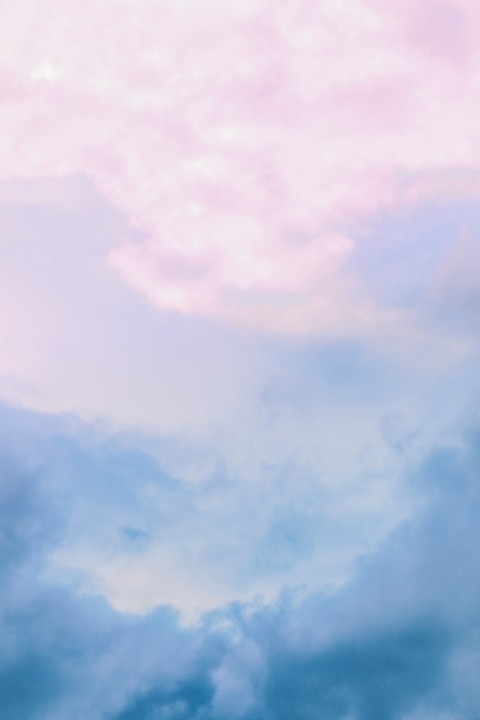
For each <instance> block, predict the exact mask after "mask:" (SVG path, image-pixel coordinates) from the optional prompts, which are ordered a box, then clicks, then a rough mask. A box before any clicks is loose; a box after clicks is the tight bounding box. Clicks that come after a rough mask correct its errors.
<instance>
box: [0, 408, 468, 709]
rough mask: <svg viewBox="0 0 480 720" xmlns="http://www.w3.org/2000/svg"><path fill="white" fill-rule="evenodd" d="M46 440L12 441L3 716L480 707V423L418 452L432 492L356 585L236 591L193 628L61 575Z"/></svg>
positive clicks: (4, 499)
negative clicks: (250, 593)
mask: <svg viewBox="0 0 480 720" xmlns="http://www.w3.org/2000/svg"><path fill="white" fill-rule="evenodd" d="M6 418H7V416H6V415H5V413H4V416H3V420H4V424H5V420H6ZM22 422H23V423H27V425H28V423H29V422H30V420H29V419H28V417H24V418H23V420H22ZM17 436H18V435H17ZM18 437H19V436H18ZM36 442H37V443H39V444H40V446H41V447H43V448H44V453H43V456H44V458H50V460H49V462H48V464H46V463H45V461H43V462H42V463H41V464H39V463H38V459H36V457H35V456H36V453H35V451H34V450H33V449H32V448H30V450H28V448H26V447H25V439H24V440H23V447H24V452H23V457H24V460H23V461H20V460H19V459H18V457H16V454H15V452H14V451H12V450H10V451H9V452H6V450H5V449H3V450H2V494H1V498H0V515H1V528H2V533H1V536H0V542H1V569H0V571H1V575H2V594H1V600H0V622H1V627H2V657H1V664H0V688H1V693H0V708H1V711H2V717H5V718H7V720H10V718H12V719H13V718H18V717H19V716H22V715H25V716H28V717H31V718H33V719H34V720H44V719H45V720H46V718H48V719H49V720H51V719H54V720H57V718H58V719H60V718H62V717H65V716H68V717H72V718H76V717H85V716H86V715H88V717H91V718H92V719H93V720H97V718H98V720H106V719H107V718H108V719H111V720H113V719H115V720H132V719H133V718H135V720H153V719H154V718H174V719H175V720H193V718H196V719H197V720H199V719H200V718H201V719H202V720H218V719H219V718H229V719H230V718H232V719H233V718H237V719H239V718H241V719H242V720H252V719H253V718H254V717H259V716H261V717H265V718H268V719H271V720H282V719H283V718H294V719H295V720H311V719H312V718H315V717H318V715H319V713H320V714H321V715H322V716H324V717H327V718H331V719H332V720H336V719H337V718H338V720H340V719H343V718H346V717H348V718H352V720H367V719H372V718H373V719H376V718H378V719H379V720H380V718H389V719H391V720H400V719H402V720H406V719H407V718H408V720H417V719H418V718H422V719H427V718H428V719H429V720H430V718H438V717H442V718H448V717H469V716H470V715H471V714H472V713H473V712H474V711H475V710H476V708H478V702H479V701H480V697H479V695H478V682H477V678H478V669H479V662H480V657H479V655H478V618H479V612H480V607H479V603H478V597H479V591H480V586H479V578H480V574H479V564H478V558H477V555H476V552H475V548H476V547H477V545H478V540H479V537H478V522H477V518H478V509H479V502H480V496H479V489H478V468H479V456H478V432H477V430H476V429H475V428H473V429H470V430H469V431H468V433H467V434H466V436H465V438H463V439H461V440H459V439H458V438H457V442H456V444H455V445H450V446H444V447H441V448H438V449H436V450H434V451H433V452H432V453H431V454H430V455H429V456H428V457H427V458H426V459H425V460H424V461H423V463H421V464H420V465H419V466H418V468H417V470H416V471H415V472H414V473H413V476H412V478H411V480H412V482H413V484H414V486H415V488H416V491H417V492H418V493H419V496H420V497H421V498H422V504H421V506H419V508H418V510H417V512H416V513H415V515H414V516H413V517H412V518H411V519H410V520H409V521H408V522H405V523H404V524H403V525H402V526H401V527H399V528H398V529H397V530H396V531H395V532H394V533H393V534H392V535H391V536H390V537H389V538H388V539H387V540H386V541H385V542H384V543H383V544H382V546H381V547H380V548H379V549H377V550H376V551H374V552H372V553H371V554H370V555H369V556H366V557H365V558H364V559H363V560H362V562H361V563H360V564H358V566H357V572H356V576H355V577H354V578H352V580H351V581H350V582H349V583H348V584H346V585H345V586H344V587H343V588H341V589H340V590H337V591H336V592H335V593H333V594H331V595H330V596H325V594H324V593H312V594H310V595H309V596H308V597H307V598H304V599H303V600H302V601H301V602H293V601H292V600H291V599H289V598H288V597H284V598H283V599H280V600H277V601H276V602H275V603H273V604H272V605H271V606H269V607H257V608H255V607H252V606H245V605H244V606H242V605H239V604H236V605H232V606H230V607H229V608H225V609H223V610H221V611H216V612H214V613H211V614H210V615H208V616H205V617H204V618H203V619H202V621H201V622H200V623H199V624H197V625H195V626H192V627H190V628H185V627H184V628H182V627H181V626H180V625H179V624H178V619H177V618H176V616H175V615H174V614H173V613H172V611H170V610H168V609H167V608H163V609H162V608H159V609H157V610H155V611H154V612H152V613H150V614H147V615H143V616H135V615H122V614H120V613H117V612H115V611H114V610H112V609H111V608H110V607H109V606H107V605H106V604H105V602H104V601H103V600H102V599H101V598H99V597H98V596H91V595H90V596H89V595H85V594H79V592H78V587H77V589H75V585H73V586H72V585H71V584H65V583H63V584H62V585H60V584H58V582H53V581H52V579H51V576H49V573H50V571H49V560H48V558H49V556H50V555H51V552H52V549H53V548H55V546H57V545H58V543H59V542H62V537H63V534H64V528H65V519H66V517H68V515H69V514H70V512H71V510H72V507H71V498H70V493H69V492H64V493H63V494H62V493H60V492H59V486H58V482H59V481H58V477H57V478H56V479H55V477H54V476H55V474H56V473H55V471H54V472H53V476H52V466H51V465H50V462H51V459H52V450H51V443H49V442H47V443H46V444H45V437H44V438H43V440H42V439H41V438H40V439H37V441H36ZM64 443H65V440H63V444H64ZM49 445H50V447H49ZM84 471H85V473H88V467H85V466H84ZM118 480H119V491H120V492H121V491H122V478H121V474H119V476H118ZM85 482H87V483H88V477H87V475H85ZM92 512H93V509H92ZM49 577H50V579H49ZM202 581H203V582H208V579H207V578H203V580H201V581H200V582H202ZM124 582H125V583H126V584H128V583H129V582H130V577H129V572H128V571H126V573H125V575H124Z"/></svg>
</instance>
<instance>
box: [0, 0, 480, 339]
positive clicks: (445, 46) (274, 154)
mask: <svg viewBox="0 0 480 720" xmlns="http://www.w3.org/2000/svg"><path fill="white" fill-rule="evenodd" d="M2 15H3V18H4V27H5V31H4V37H3V41H2V50H1V54H0V68H1V73H2V75H1V82H2V85H3V95H4V98H5V103H4V107H3V110H2V116H1V117H0V129H1V131H2V135H3V137H4V138H7V137H8V138H9V141H8V143H5V145H4V147H3V150H2V151H1V152H0V172H1V173H2V174H3V176H4V177H5V176H6V177H8V176H10V175H12V174H16V175H20V176H24V177H25V176H27V177H36V176H39V175H40V176H42V175H43V176H52V175H56V176H58V175H65V174H69V173H78V172H80V173H84V174H85V175H87V176H88V177H89V178H91V179H92V180H93V181H94V182H95V184H96V185H97V187H98V188H99V189H100V191H101V192H102V193H104V194H105V195H106V196H107V197H108V198H109V199H110V201H111V202H112V203H114V204H115V205H116V206H117V207H119V208H120V209H121V210H122V211H123V212H124V213H125V214H126V215H127V216H128V218H129V219H130V222H131V223H132V224H134V225H135V226H136V227H137V228H139V229H140V230H141V231H142V233H143V238H142V239H139V241H136V242H131V241H130V240H128V239H125V242H121V238H119V240H120V243H119V246H118V247H117V248H115V249H114V250H113V251H112V252H111V260H112V262H113V263H114V265H115V267H116V268H118V269H119V271H120V272H121V273H122V274H123V276H124V277H125V278H126V279H127V280H128V281H129V282H131V283H132V284H133V285H134V286H135V287H137V288H138V289H139V290H141V291H142V292H143V293H145V294H146V295H147V296H148V297H149V298H150V299H151V300H152V301H153V302H154V303H156V304H157V305H158V306H160V307H161V308H163V309H169V310H171V309H173V310H178V311H181V312H183V313H187V314H190V313H200V314H206V315H213V316H216V317H221V318H224V319H228V320H230V321H232V320H233V321H235V322H236V323H242V324H245V323H247V324H248V325H252V324H253V325H254V326H260V327H262V328H264V329H268V330H275V331H278V330H280V331H285V332H288V333H292V332H293V333H301V334H304V333H312V332H313V333H318V332H322V333H327V334H330V335H331V334H335V335H338V334H339V333H340V334H344V333H348V334H350V335H351V334H352V333H353V334H358V333H365V332H367V333H369V332H374V331H378V329H379V328H380V329H382V328H384V329H385V328H388V327H390V326H391V324H392V323H394V322H400V320H401V316H400V318H399V317H398V314H396V313H393V314H392V312H391V311H390V312H387V311H385V310H384V309H382V308H381V307H378V306H376V305H374V304H372V303H371V302H370V300H369V298H368V294H367V295H366V294H365V292H364V290H363V288H362V287H361V284H360V285H359V282H358V279H356V278H355V275H352V274H351V273H350V272H349V271H348V269H347V267H346V264H347V263H348V260H349V257H350V256H351V253H352V250H353V248H354V247H355V244H356V243H357V242H360V240H359V239H358V237H357V233H358V230H359V228H361V227H363V226H364V225H365V223H367V224H368V223H369V222H370V220H371V218H372V217H373V216H375V215H376V214H377V213H379V212H381V211H385V210H389V209H392V208H395V207H398V206H401V207H402V206H405V204H407V205H408V204H409V203H412V202H415V201H417V200H418V199H419V198H422V197H425V195H427V196H428V195H429V194H432V193H434V194H435V193H437V192H438V191H439V188H445V187H450V186H451V185H453V186H454V187H455V186H457V185H458V183H457V181H456V176H455V172H456V171H457V170H458V169H474V168H475V167H476V164H477V163H478V159H479V158H478V147H479V130H478V123H477V122H476V118H477V116H478V92H477V83H478V74H479V70H480V56H479V53H478V47H477V44H476V43H475V33H474V28H475V27H476V25H477V24H478V22H479V19H480V18H479V10H478V5H477V3H475V2H472V1H471V0H456V2H447V1H446V0H445V1H443V2H441V3H437V2H436V3H430V2H427V1H424V2H422V3H420V4H419V3H417V2H402V3H400V2H392V3H389V4H388V5H386V4H385V3H383V2H380V1H378V2H377V1H375V2H365V1H362V0H356V1H355V2H350V3H348V4H347V3H340V2H337V1H336V0H324V1H322V2H318V3H311V2H308V1H307V0H302V1H301V2H298V3H295V5H294V6H291V5H289V4H287V3H282V2H278V1H274V0H262V1H261V2H251V3H235V2H226V3H222V4H220V3H215V2H213V3H212V2H209V1H207V0H202V1H201V2H190V3H173V2H172V3H170V2H162V3H157V2H150V1H149V0H141V2H137V3H135V5H133V4H132V3H129V2H122V3H121V5H120V6H118V5H117V3H114V4H112V3H111V2H109V1H108V0H101V2H97V3H95V4H94V5H93V4H92V5H91V6H89V7H88V12H85V8H84V7H83V6H81V5H78V3H76V2H73V0H72V1H70V0H69V1H68V2H67V3H62V5H61V6H52V7H50V8H49V11H48V13H47V12H46V10H45V4H44V3H43V2H36V1H33V2H32V0H28V1H26V2H9V1H8V0H4V2H3V3H2ZM26 138H28V142H25V139H26ZM452 173H453V177H451V175H452ZM475 182H476V181H475V179H474V178H473V179H472V180H471V181H468V182H467V187H466V188H465V191H466V192H467V193H468V192H469V191H470V187H471V185H472V183H473V185H475ZM457 189H458V188H457Z"/></svg>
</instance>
